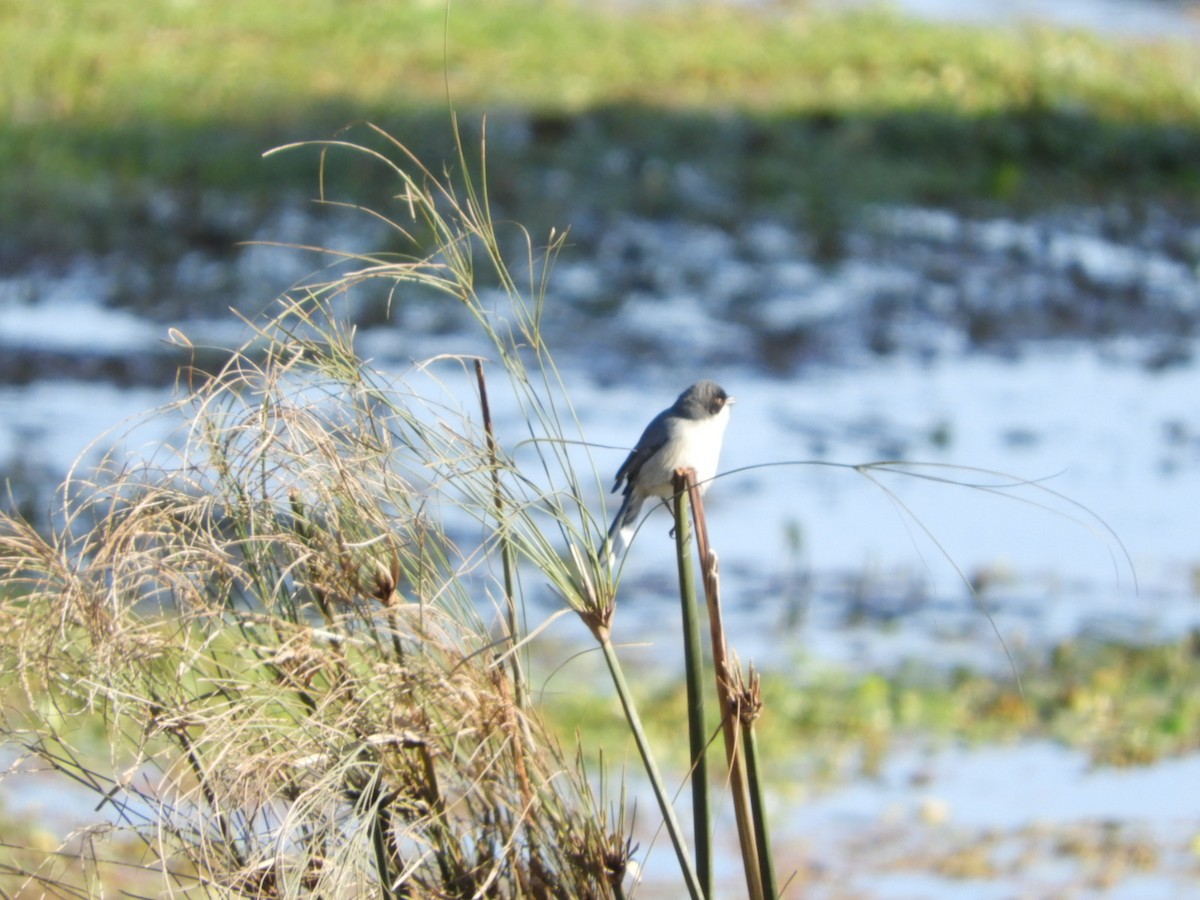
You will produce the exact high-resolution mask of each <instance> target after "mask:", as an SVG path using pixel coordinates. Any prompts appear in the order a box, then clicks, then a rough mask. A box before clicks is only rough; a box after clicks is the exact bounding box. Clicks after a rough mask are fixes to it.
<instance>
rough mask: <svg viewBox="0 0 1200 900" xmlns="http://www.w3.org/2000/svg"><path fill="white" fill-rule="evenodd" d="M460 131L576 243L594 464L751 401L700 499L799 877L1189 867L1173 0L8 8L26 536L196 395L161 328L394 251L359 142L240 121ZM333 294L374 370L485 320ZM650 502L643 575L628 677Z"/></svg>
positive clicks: (1198, 279) (1198, 48) (580, 342)
mask: <svg viewBox="0 0 1200 900" xmlns="http://www.w3.org/2000/svg"><path fill="white" fill-rule="evenodd" d="M452 113H453V114H454V115H455V116H456V117H457V123H458V127H459V132H460V134H461V137H462V143H463V146H464V147H465V148H466V150H467V158H468V159H469V160H470V161H471V164H472V165H479V166H480V168H482V164H481V163H480V148H481V146H483V145H484V143H485V142H486V157H487V159H486V170H487V186H488V196H489V200H490V202H491V204H492V207H493V209H494V212H495V216H496V218H497V219H503V220H508V221H511V222H513V223H519V225H521V226H523V227H524V229H526V230H527V232H528V234H529V235H530V236H531V239H532V241H533V243H534V245H535V246H541V245H545V244H546V243H547V242H548V241H549V236H550V234H551V229H557V230H558V231H562V230H563V229H569V238H568V241H567V243H566V245H565V247H564V249H563V251H562V253H561V254H560V256H559V258H558V260H557V263H556V265H555V267H554V269H553V272H552V275H551V280H550V289H549V302H548V305H547V309H546V314H545V319H544V327H545V332H546V335H547V338H548V341H549V343H550V346H551V347H552V349H553V352H554V353H555V356H556V359H557V360H558V362H559V364H560V366H561V368H562V370H563V373H564V377H565V379H566V382H567V384H568V385H569V386H570V388H571V391H572V396H573V398H574V399H575V401H576V403H577V405H578V408H579V410H580V412H581V418H582V421H583V424H584V426H585V428H586V429H588V430H589V432H590V434H591V435H592V436H593V437H594V440H595V443H596V447H597V449H596V450H595V452H594V458H595V459H596V461H597V464H598V465H599V466H600V467H601V468H602V469H603V470H605V471H606V472H607V471H610V470H615V468H616V466H617V465H618V464H619V463H620V461H621V459H622V458H623V455H622V452H621V450H620V449H619V448H621V447H623V446H624V447H627V446H628V445H629V443H630V442H632V441H633V440H634V439H635V438H636V434H637V431H638V430H639V429H640V427H641V423H642V422H644V421H645V420H647V419H648V418H649V416H650V415H652V414H653V413H654V412H656V411H657V410H658V409H660V408H662V407H663V406H665V405H667V404H668V403H669V402H670V401H671V399H672V398H673V397H674V396H675V395H676V394H677V393H678V392H679V390H681V389H682V388H683V387H684V386H686V385H687V384H688V383H690V382H691V381H692V380H694V379H695V378H698V377H704V376H707V377H714V378H716V379H718V380H719V381H721V382H722V384H724V386H725V387H726V388H727V389H728V390H729V391H730V393H732V394H734V395H735V396H736V397H737V398H738V403H737V406H736V408H735V411H734V423H733V425H732V426H731V429H730V432H729V435H728V437H727V441H726V450H725V455H724V464H723V469H725V470H727V471H729V473H730V474H729V475H728V476H726V477H723V478H722V479H721V480H720V481H719V482H718V484H717V485H716V486H715V487H714V488H713V490H712V491H711V492H710V495H709V497H710V501H709V507H710V508H709V514H710V526H711V528H712V536H713V540H714V543H715V545H716V546H717V548H718V549H719V551H720V552H721V558H722V568H723V572H724V573H725V582H726V592H727V595H728V597H729V598H730V599H729V600H728V601H727V602H729V603H730V604H731V606H732V609H733V614H732V619H733V628H734V633H735V642H736V643H737V644H738V647H739V650H740V651H741V653H742V656H743V657H744V658H745V657H752V658H753V659H754V660H755V662H756V663H757V664H758V665H759V666H760V667H761V668H763V669H764V670H765V671H766V672H767V673H768V677H773V678H774V679H775V680H774V681H773V682H772V684H773V685H774V688H773V690H774V691H775V694H774V697H775V700H774V703H775V706H774V710H775V716H776V717H775V719H774V720H772V718H771V710H772V707H771V706H770V705H769V706H768V716H767V718H766V719H765V720H764V724H763V728H764V731H763V735H764V737H763V739H764V741H765V742H767V744H768V745H769V746H770V747H771V748H772V750H771V758H772V772H773V777H774V778H775V779H776V781H777V783H778V785H779V792H778V796H779V803H778V808H777V809H775V810H773V812H772V815H773V821H774V822H775V828H776V830H777V832H778V835H779V840H780V842H781V845H782V846H783V847H785V848H786V850H785V855H784V856H783V860H784V861H785V863H786V865H782V866H781V868H786V867H790V868H791V869H795V870H796V871H798V872H800V873H802V876H801V877H800V878H798V880H797V881H796V882H795V883H794V886H793V889H794V890H795V891H796V894H795V895H796V896H800V895H801V892H803V894H804V895H805V896H854V897H943V896H945V897H954V896H963V897H966V896H969V897H992V896H994V897H1014V896H1029V897H1040V896H1064V895H1070V896H1086V895H1091V894H1099V893H1103V894H1104V896H1119V897H1138V898H1143V897H1152V896H1162V897H1168V896H1184V895H1187V894H1188V893H1189V892H1190V890H1194V889H1196V887H1197V885H1200V799H1197V795H1196V793H1195V792H1194V791H1192V790H1190V789H1188V786H1190V785H1194V784H1196V783H1200V755H1198V754H1197V746H1198V745H1200V718H1198V715H1200V710H1198V709H1197V707H1196V701H1195V699H1194V697H1195V696H1196V691H1195V687H1196V682H1197V680H1200V679H1198V678H1197V666H1196V663H1197V658H1198V657H1200V651H1198V650H1197V643H1198V640H1200V639H1198V638H1197V635H1198V634H1200V631H1198V630H1197V629H1198V626H1200V541H1198V540H1197V537H1196V535H1197V528H1196V526H1197V524H1198V523H1197V513H1196V510H1197V501H1198V500H1200V407H1198V404H1197V396H1198V395H1200V390H1198V388H1200V373H1198V363H1197V340H1198V335H1200V330H1198V325H1200V12H1198V11H1197V8H1196V7H1195V5H1193V4H1189V3H1175V2H1169V0H1076V2H1072V3H1048V2H1045V3H1043V2H1034V0H1028V2H1022V3H981V4H969V5H967V4H953V3H942V2H938V0H912V2H904V3H898V4H895V5H892V6H887V7H883V6H876V5H874V4H868V3H857V2H845V3H838V2H817V0H813V2H804V0H778V2H771V0H740V2H734V0H728V2H699V0H663V2H654V0H611V2H600V3H583V2H571V0H549V2H541V3H534V2H520V0H499V2H496V0H490V2H483V0H459V2H455V3H451V4H448V5H447V4H444V3H442V2H434V0H408V2H384V0H326V2H315V0H312V2H309V0H305V2H293V3H288V4H284V3H278V2H274V0H259V2H255V3H243V2H232V0H211V2H192V0H146V2H142V3H137V4H128V3H121V2H113V0H90V2H74V0H59V2H54V3H44V2H33V0H7V2H0V477H2V478H3V479H4V480H5V488H6V490H5V493H6V495H7V500H6V502H8V503H10V504H12V505H13V506H15V507H17V508H18V509H20V510H21V511H22V512H23V513H24V514H25V515H27V516H28V517H30V518H31V519H33V520H34V521H38V522H41V523H43V524H44V525H49V523H50V521H51V510H52V504H53V498H54V495H55V491H56V489H57V487H58V485H59V484H60V483H61V482H62V479H63V478H64V477H65V475H66V474H67V472H68V470H69V469H70V467H71V465H72V464H73V463H74V462H75V461H76V460H77V459H78V458H80V456H81V454H83V460H84V464H85V465H86V460H87V458H88V456H87V453H88V449H87V448H88V447H89V445H90V444H91V442H92V441H93V440H95V439H97V438H99V444H98V446H101V447H107V446H110V445H111V444H112V443H114V442H119V441H120V440H121V439H122V438H121V435H122V429H121V426H120V423H121V422H122V421H123V420H124V419H125V418H126V417H128V416H131V415H135V414H138V413H141V412H142V411H144V410H146V409H149V408H151V407H154V406H156V405H158V404H161V403H164V402H166V401H167V400H169V399H170V398H171V397H172V396H175V392H176V370H177V367H178V365H179V363H180V361H181V360H180V358H179V356H178V355H177V352H176V350H175V349H174V348H173V346H172V345H171V344H170V343H169V342H168V340H167V338H168V335H169V331H170V330H171V329H176V330H178V331H179V332H181V333H183V334H186V335H187V337H188V339H189V340H190V341H191V342H192V343H193V344H194V345H195V346H197V347H199V348H202V352H203V353H205V354H208V355H209V356H210V358H211V359H212V360H219V359H220V358H221V356H222V353H223V351H222V349H221V348H231V347H235V346H237V344H238V343H240V341H241V340H243V339H244V338H245V337H246V334H247V331H246V326H245V324H244V322H243V319H242V318H241V317H243V316H244V317H253V316H255V315H257V314H259V313H261V312H263V311H265V310H269V309H270V308H271V307H272V304H273V302H274V300H275V298H276V297H277V296H279V294H280V293H281V292H282V291H284V290H286V289H287V288H288V287H289V286H290V285H292V284H294V283H295V282H297V281H299V280H302V279H304V278H307V277H311V276H312V275H313V273H316V272H320V271H321V270H322V268H323V267H325V266H327V265H329V264H330V263H331V261H332V260H333V258H332V257H331V256H329V255H328V254H321V253H318V252H314V251H313V250H311V249H305V248H313V247H322V248H329V249H335V250H346V251H366V250H387V249H391V248H392V247H393V245H394V242H395V240H396V238H395V236H394V235H392V234H391V233H390V232H389V231H388V229H386V228H385V227H383V226H382V225H381V224H380V222H379V221H378V220H377V219H374V218H372V217H370V216H367V215H364V214H362V213H360V212H358V211H356V210H354V209H349V208H346V207H344V206H331V205H329V204H322V203H318V202H316V200H317V198H318V197H319V196H320V195H321V191H322V190H323V191H324V196H325V197H326V198H327V199H331V200H337V201H343V202H345V203H349V204H362V205H363V206H367V207H370V208H372V209H376V210H379V211H381V212H383V213H384V214H387V215H393V214H396V215H399V214H400V212H401V211H402V210H401V207H402V204H401V203H400V201H398V200H397V199H395V198H394V196H393V195H394V194H395V193H396V190H397V183H396V182H395V180H394V179H392V178H389V173H388V171H387V168H386V167H385V166H382V165H373V164H371V163H370V162H368V161H366V160H365V159H364V158H363V157H362V156H361V155H354V154H348V153H339V152H338V151H337V150H336V149H330V150H329V151H328V153H327V155H326V156H325V157H324V165H325V168H324V171H323V173H322V171H321V163H322V152H321V150H320V149H319V148H317V147H314V146H305V147H298V148H295V149H291V150H288V151H286V152H281V153H278V154H272V155H269V156H264V152H265V151H267V150H269V149H271V148H273V147H277V146H280V145H285V144H291V143H293V142H305V141H324V140H330V139H337V140H351V141H356V142H363V143H367V144H370V145H371V146H375V147H378V148H380V149H387V148H388V142H387V141H386V140H384V139H383V138H382V137H381V136H380V135H379V134H378V133H377V132H375V131H373V130H371V129H370V128H369V127H368V124H367V123H374V124H375V125H378V126H379V127H380V128H382V129H384V130H385V131H386V132H387V133H388V134H390V135H392V136H393V137H394V138H395V139H396V140H397V141H400V142H402V143H403V144H404V145H405V146H406V147H408V148H409V149H411V151H412V152H413V153H414V154H416V155H417V156H418V157H419V158H420V159H421V160H422V161H423V162H424V163H425V164H426V165H427V166H429V167H430V168H431V169H432V170H434V171H438V172H441V171H442V170H443V169H446V170H447V171H450V172H451V173H453V171H454V170H455V168H456V167H458V166H460V165H461V163H460V160H459V157H458V153H457V149H456V144H455V132H454V128H453V127H452ZM518 237H519V235H518V232H517V230H516V229H515V228H514V229H513V245H512V252H513V255H514V258H518V259H519V254H520V253H523V252H524V251H523V250H522V247H521V243H520V241H519V240H518ZM355 303H356V318H357V321H358V325H359V328H360V332H359V334H360V341H361V346H362V347H363V348H364V353H365V355H368V356H370V357H372V358H373V359H374V360H375V362H376V364H379V365H385V366H394V367H395V368H396V369H397V370H402V369H404V368H405V367H407V366H410V365H412V364H413V362H414V361H419V360H421V359H423V358H426V357H429V356H432V355H435V354H442V353H471V352H476V351H477V350H479V346H478V345H477V341H476V339H475V338H473V337H472V336H471V335H470V328H469V324H470V323H469V322H467V321H465V320H463V319H461V318H459V317H458V315H457V313H456V312H455V311H453V310H447V309H446V308H445V307H443V306H440V305H438V304H436V303H434V302H433V301H432V300H431V299H430V298H428V297H423V296H421V295H419V294H417V293H411V292H410V293H408V294H405V293H403V292H401V293H400V294H399V295H396V296H391V297H389V295H388V294H387V293H386V292H385V291H383V290H382V289H381V290H380V292H379V293H378V295H372V294H370V293H364V294H363V295H362V296H359V297H357V298H356V300H355ZM493 401H494V403H496V405H497V407H498V410H497V411H498V419H499V424H500V427H501V429H502V433H503V429H504V427H506V425H507V426H511V427H515V417H516V416H517V412H518V411H517V410H516V409H515V408H512V406H511V405H510V406H508V407H506V406H505V398H504V397H503V395H501V396H498V397H496V398H493ZM109 429H115V431H109ZM167 431H168V429H167V428H166V427H165V426H164V429H163V435H160V436H158V438H157V439H161V437H163V436H165V434H166V433H167ZM155 439H156V435H155V433H154V431H153V429H151V430H150V431H147V430H145V429H142V430H140V431H139V432H138V437H137V440H138V441H140V442H153V441H154V440H155ZM130 449H131V450H133V451H136V449H137V448H136V447H131V448H130ZM876 460H908V461H914V462H919V463H921V464H922V466H921V467H920V468H914V469H912V470H911V472H913V473H916V474H918V475H921V476H926V477H913V475H912V474H909V475H906V476H895V475H892V476H888V477H886V478H885V479H883V483H882V484H877V483H875V482H874V481H872V480H871V479H868V478H865V477H863V476H862V475H861V474H858V473H856V472H855V471H853V470H851V469H847V468H844V467H841V466H842V464H859V463H866V462H871V461H876ZM767 463H804V465H799V466H794V465H786V466H769V467H762V466H763V464H767ZM998 473H1002V474H998ZM946 479H949V480H950V481H952V482H954V483H951V484H947V483H945V480H946ZM1021 482H1026V483H1021ZM602 502H603V501H602V498H601V497H599V496H597V498H596V506H597V509H598V510H599V509H600V506H601V503H602ZM666 529H667V519H666V518H665V517H661V516H655V518H652V519H651V521H650V523H649V524H648V525H647V527H646V528H645V529H643V536H642V537H641V538H640V539H639V542H638V544H637V545H635V548H634V550H633V552H632V555H631V557H630V560H629V564H628V571H627V573H626V579H625V582H624V586H623V590H626V591H628V592H629V595H630V596H636V598H637V599H636V604H635V603H634V602H632V601H631V602H630V603H629V604H627V606H628V607H630V609H629V610H628V611H625V610H623V611H622V615H623V616H626V617H627V618H626V621H627V622H629V623H630V625H631V627H633V628H635V629H636V630H637V632H638V634H639V636H640V637H641V638H644V639H645V640H646V641H647V642H648V644H649V645H650V646H649V647H648V648H647V650H646V651H645V659H644V660H643V663H644V665H645V668H646V671H647V676H646V677H647V679H648V681H650V682H652V681H653V678H654V677H655V673H656V672H657V671H659V669H660V668H661V663H658V664H656V660H661V659H662V658H663V652H662V648H663V647H668V648H669V647H672V646H673V643H672V641H673V629H672V628H666V627H663V621H664V619H669V617H670V616H671V615H673V614H674V613H673V606H672V605H671V603H672V601H671V597H670V587H669V585H670V581H669V572H668V573H667V574H666V575H664V570H663V561H664V559H665V551H666V549H667V548H668V547H669V545H668V544H667V543H666V542H665V540H663V535H664V534H665V531H666ZM546 602H547V609H546V610H544V611H543V612H545V613H548V612H549V611H550V604H551V602H552V600H551V598H549V597H547V601H546ZM552 633H553V634H554V636H555V640H558V641H561V644H562V648H563V649H562V653H563V655H564V657H567V656H569V653H570V648H571V647H572V646H573V641H576V640H578V639H579V638H580V637H581V635H578V634H573V633H572V632H571V629H570V627H568V626H562V627H559V626H556V627H555V629H554V630H553V632H552ZM655 645H657V648H658V649H655ZM635 656H636V654H635ZM667 656H668V657H669V656H670V654H669V653H667ZM579 665H581V666H582V665H586V663H580V664H579ZM1017 671H1020V672H1021V673H1022V682H1023V687H1018V686H1017V684H1016V679H1015V677H1014V676H1015V674H1016V672H1017ZM559 677H560V678H561V676H559ZM581 680H582V679H581ZM571 714H572V713H570V712H569V711H567V712H564V713H563V715H564V717H565V718H566V719H567V721H568V723H569V717H570V715H571ZM664 715H665V714H664ZM665 727H667V726H664V728H665ZM0 761H3V759H0ZM60 790H61V789H60V788H59V787H58V786H55V785H53V784H52V783H50V782H49V781H48V780H46V779H41V778H36V777H23V778H6V779H4V780H2V781H0V817H2V819H0V833H3V832H4V831H5V830H6V829H8V828H13V829H17V828H18V827H19V829H20V830H22V831H23V832H24V831H32V833H33V834H34V837H37V836H38V835H42V837H39V838H38V839H39V840H44V842H45V844H46V846H47V847H48V848H49V847H53V846H56V842H57V841H58V840H59V839H60V836H61V835H62V834H63V833H65V832H66V831H69V830H70V828H72V827H74V825H75V824H78V823H79V822H81V821H86V820H87V817H88V814H89V813H90V810H89V809H85V808H77V807H76V806H74V805H73V804H72V801H71V799H70V794H69V792H68V793H65V794H64V793H61V792H60ZM4 819H7V820H9V821H8V823H7V824H4V823H3V820H4ZM16 823H19V826H18V824H16ZM657 862H665V863H666V865H665V869H666V871H667V872H668V873H669V870H670V860H669V853H668V852H666V851H663V850H661V849H660V850H658V851H657V853H655V854H652V858H651V859H650V860H648V862H647V871H648V872H650V873H651V874H652V875H653V873H654V871H655V865H656V863H657ZM734 869H736V867H734ZM735 874H736V873H735ZM664 877H668V876H664ZM652 888H653V883H651V889H652ZM667 890H668V893H665V894H663V896H670V894H669V889H667ZM650 892H651V891H648V893H650Z"/></svg>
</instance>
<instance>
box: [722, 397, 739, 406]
mask: <svg viewBox="0 0 1200 900" xmlns="http://www.w3.org/2000/svg"><path fill="white" fill-rule="evenodd" d="M735 403H737V398H736V397H726V398H725V405H726V406H733V404H735Z"/></svg>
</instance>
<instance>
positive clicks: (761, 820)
mask: <svg viewBox="0 0 1200 900" xmlns="http://www.w3.org/2000/svg"><path fill="white" fill-rule="evenodd" d="M742 745H743V746H744V747H745V748H746V776H747V779H748V781H749V785H750V812H751V815H752V816H753V818H754V836H755V838H756V839H757V841H758V866H759V871H760V872H761V875H762V883H763V891H764V893H765V895H766V896H767V897H769V898H775V897H778V896H779V884H778V880H777V878H776V876H775V855H774V854H773V853H772V852H771V838H770V832H769V831H768V830H767V813H766V810H765V809H763V802H762V785H763V781H762V775H761V770H760V769H759V766H758V736H757V734H756V733H755V729H754V722H753V721H748V722H743V723H742Z"/></svg>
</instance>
